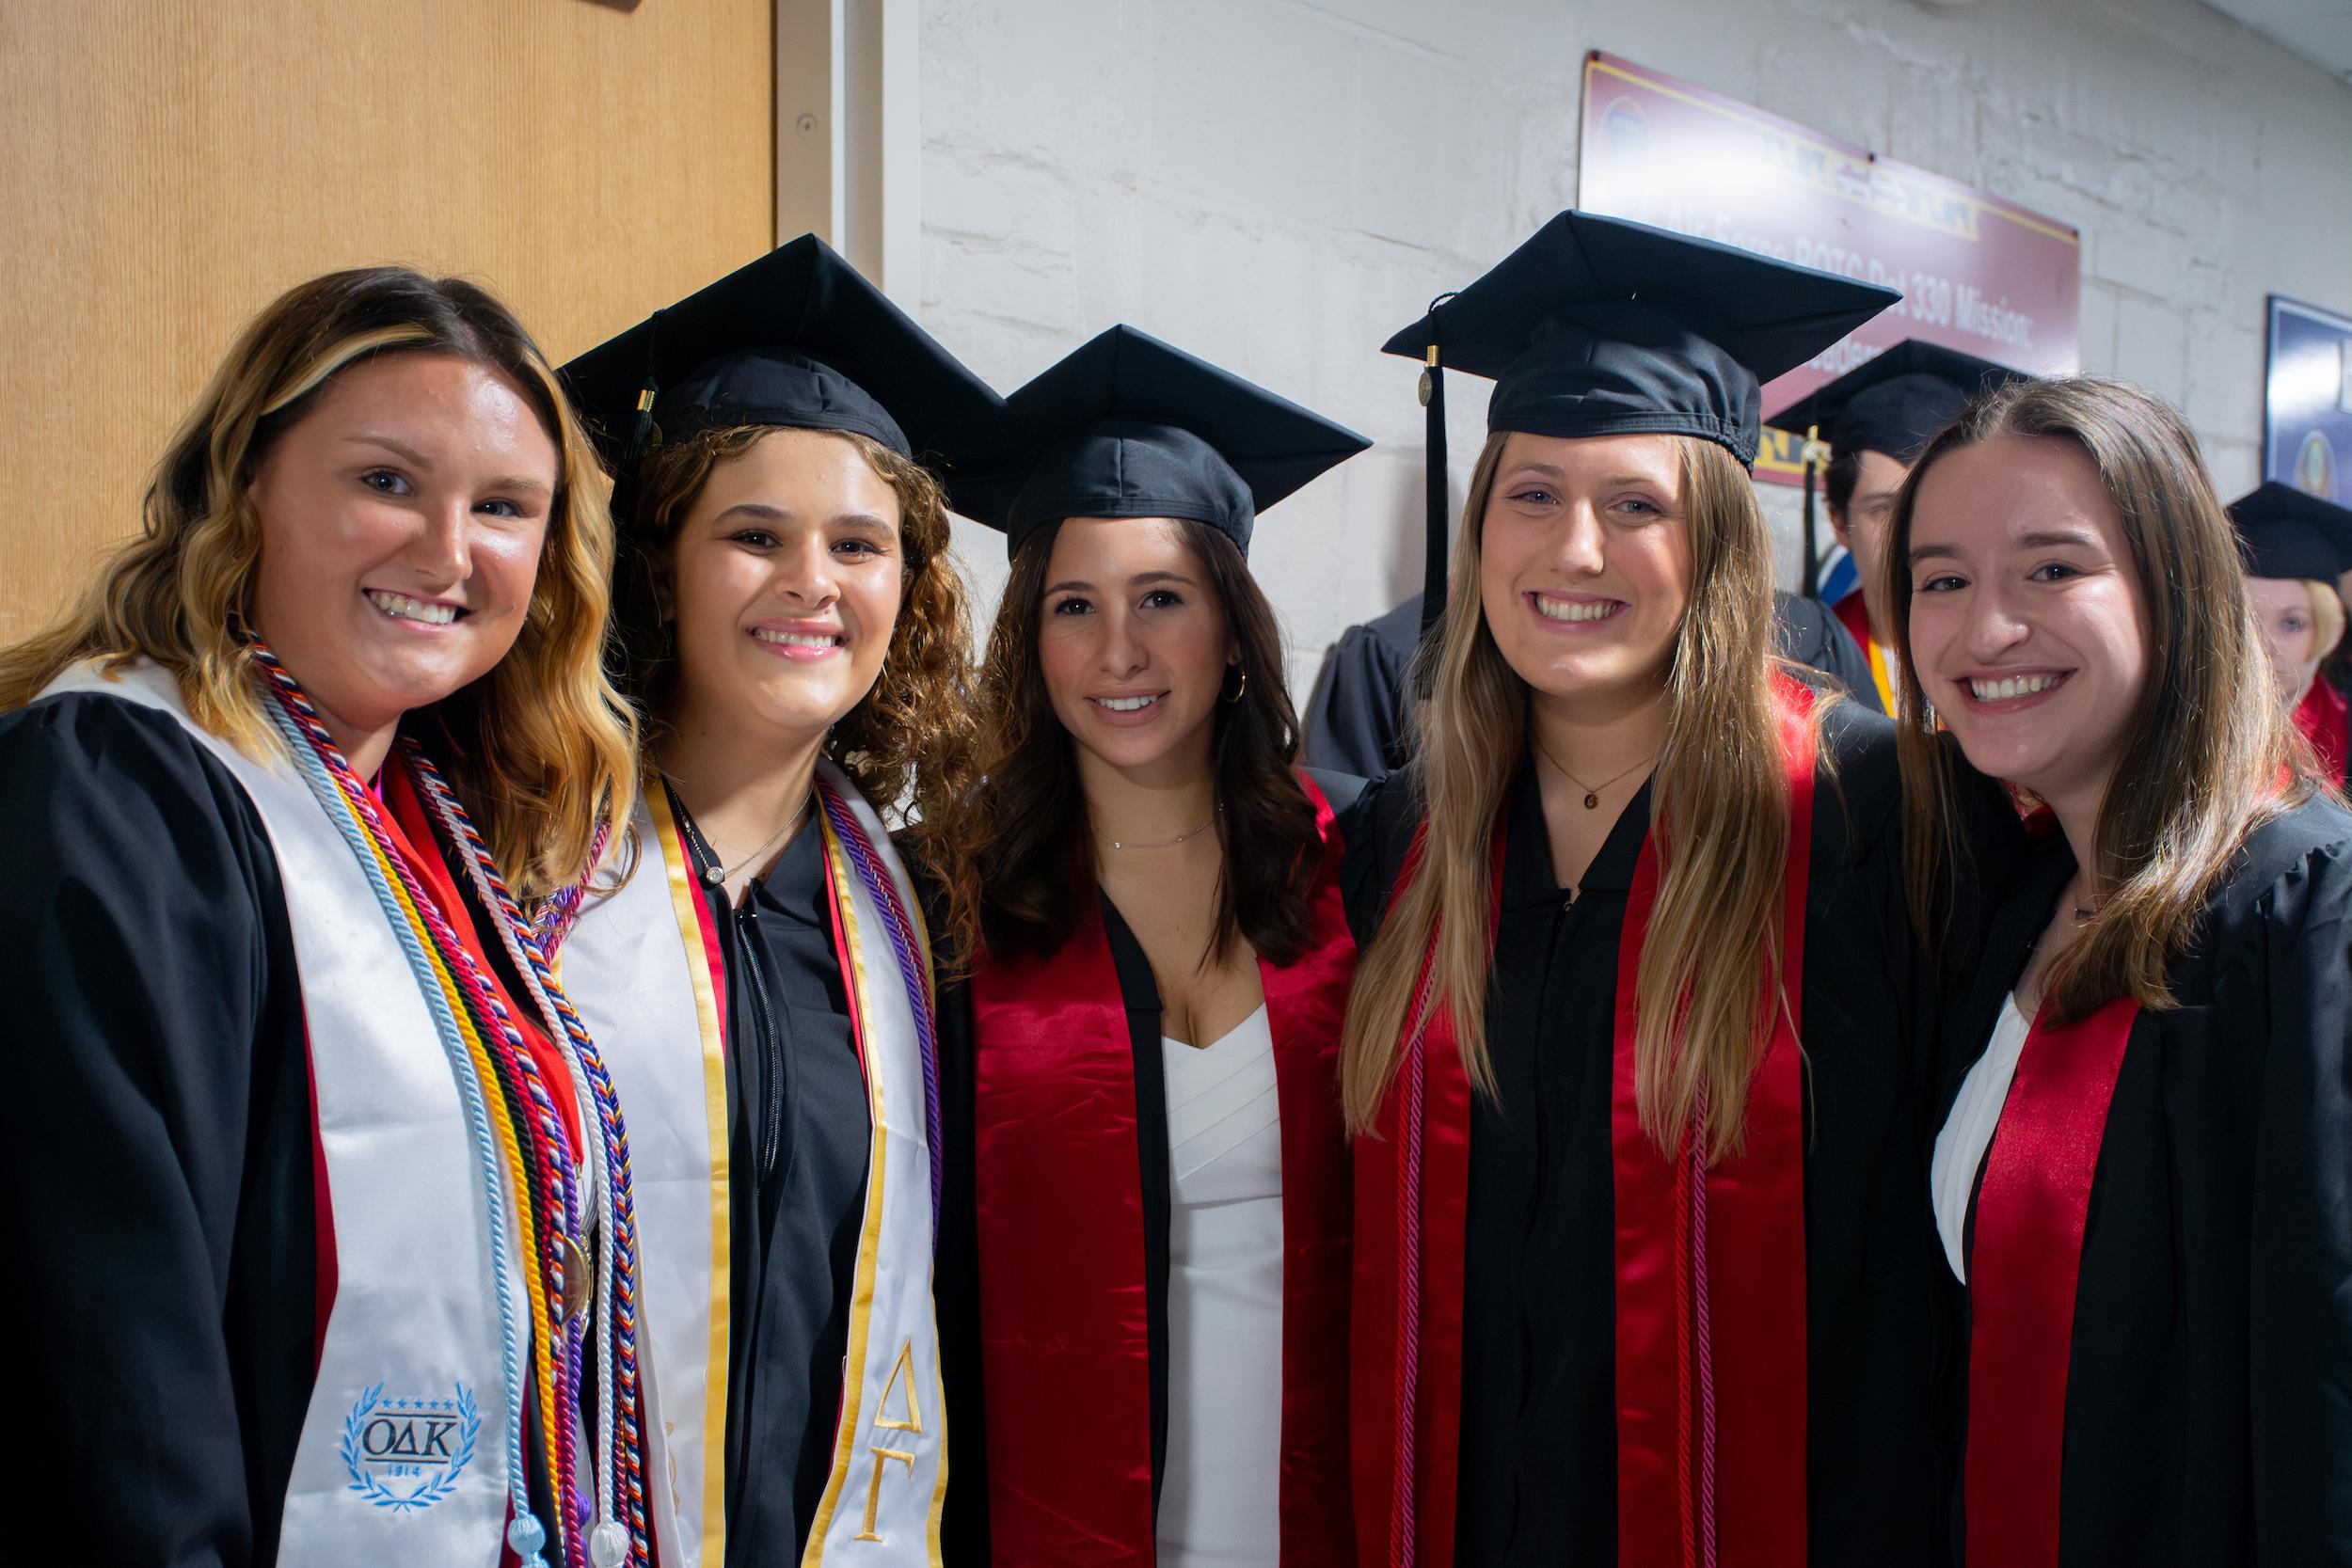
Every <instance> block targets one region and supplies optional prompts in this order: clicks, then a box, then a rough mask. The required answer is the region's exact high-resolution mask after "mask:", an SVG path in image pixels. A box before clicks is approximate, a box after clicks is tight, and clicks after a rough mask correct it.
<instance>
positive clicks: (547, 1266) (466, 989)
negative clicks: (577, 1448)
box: [247, 637, 650, 1568]
mask: <svg viewBox="0 0 2352 1568" xmlns="http://www.w3.org/2000/svg"><path fill="white" fill-rule="evenodd" d="M247 645H248V646H249V647H250V649H251V650H252V653H253V656H254V658H255V661H256V663H257V665H258V666H259V667H260V669H261V670H262V673H263V674H264V675H265V676H266V677H267V681H268V686H269V689H270V691H271V694H272V695H273V696H274V697H275V699H276V701H275V702H274V703H273V704H271V705H269V713H270V717H271V720H272V721H273V723H274V724H275V725H276V726H277V728H278V732H279V734H280V735H281V736H282V737H283V738H284V739H285V740H286V742H287V749H288V751H289V752H290V754H291V755H292V757H293V759H294V765H295V767H296V769H297V770H298V771H299V772H300V773H301V774H302V776H303V778H304V780H305V782H306V783H308V784H310V789H311V792H312V794H313V795H314V797H316V799H317V800H318V801H319V803H320V806H321V807H322V809H324V810H326V813H327V816H328V817H329V818H330V819H331V820H332V821H334V822H335V824H336V826H337V828H338V829H339V831H340V832H342V837H343V838H344V841H345V842H346V843H347V844H348V845H349V846H350V847H351V849H352V852H353V855H354V856H355V858H356V859H357V860H358V863H359V865H360V869H361V871H362V872H363V874H364V875H365V876H366V878H367V879H368V882H369V884H370V886H371V887H372V888H373V891H374V892H375V895H376V898H377V902H378V904H379V905H380V906H381V907H382V909H383V911H384V914H385V917H386V920H387V921H388V923H389V925H390V927H391V928H392V931H393V933H394V934H395V936H396V937H397V938H398V940H399V942H400V943H401V946H402V949H403V951H404V952H405V954H406V955H407V957H408V960H409V965H410V968H411V969H412V971H413V972H414V973H415V974H416V977H417V981H418V985H419V989H420V990H421V992H422V994H423V997H424V1000H425V1002H426V1005H427V1007H428V1009H429V1010H430V1012H431V1013H432V1015H433V1018H434V1022H435V1025H436V1029H437V1033H438V1034H439V1036H440V1037H441V1042H442V1047H443V1050H444V1053H446V1054H447V1055H448V1056H449V1058H450V1063H451V1069H452V1074H453V1077H454V1079H455V1080H456V1085H457V1089H458V1094H459V1098H460V1101H461V1103H463V1105H464V1106H465V1108H466V1114H467V1122H468V1127H469V1132H470V1133H471V1136H472V1142H473V1144H474V1148H475V1154H476V1158H477V1161H478V1163H479V1165H480V1176H481V1180H482V1186H483V1193H484V1204H485V1212H486V1217H487V1221H488V1226H489V1231H490V1239H491V1270H492V1275H493V1284H494V1286H495V1289H496V1293H497V1300H498V1308H499V1327H500V1340H501V1361H502V1367H501V1371H502V1376H503V1385H504V1390H503V1391H504V1394H505V1398H506V1404H507V1412H508V1417H509V1419H508V1422H507V1440H506V1448H507V1453H506V1472H507V1485H508V1493H509V1508H510V1510H511V1519H510V1521H509V1524H508V1527H507V1537H506V1539H507V1544H508V1545H510V1546H511V1547H512V1548H513V1549H514V1550H515V1552H516V1555H517V1556H518V1557H519V1558H520V1559H521V1560H522V1561H523V1563H524V1564H525V1568H546V1559H545V1557H544V1556H543V1555H542V1553H543V1549H544V1547H545V1545H546V1544H547V1529H546V1527H545V1526H544V1525H543V1524H542V1523H541V1522H540V1521H539V1519H538V1518H537V1517H536V1516H535V1515H534V1514H533V1513H532V1511H531V1498H530V1485H529V1470H528V1468H527V1467H526V1461H525V1456H524V1412H525V1408H526V1402H527V1399H528V1389H529V1387H530V1384H529V1382H528V1380H527V1378H526V1371H525V1359H526V1357H528V1359H529V1362H530V1364H531V1366H532V1369H533V1370H535V1372H536V1375H537V1388H538V1390H539V1395H540V1399H539V1403H540V1406H541V1409H540V1412H539V1414H540V1418H541V1422H542V1430H543V1431H544V1432H545V1433H546V1434H547V1439H548V1453H549V1457H550V1460H551V1462H552V1468H553V1469H554V1471H555V1475H554V1483H555V1491H556V1495H557V1498H558V1506H559V1508H561V1509H564V1510H565V1511H566V1512H568V1503H569V1499H570V1498H572V1497H574V1496H575V1495H576V1493H577V1484H576V1478H577V1463H576V1459H577V1456H576V1454H575V1452H574V1444H573V1424H574V1423H573V1419H572V1416H573V1413H574V1412H576V1411H577V1409H578V1408H579V1399H578V1388H577V1378H578V1371H579V1345H578V1341H577V1339H576V1338H575V1337H574V1331H573V1330H572V1328H571V1327H570V1326H569V1325H567V1324H566V1323H565V1319H566V1316H567V1314H566V1312H565V1310H564V1302H565V1296H566V1290H565V1287H566V1275H565V1270H566V1268H567V1267H568V1266H576V1265H573V1263H572V1259H575V1258H580V1257H584V1253H583V1251H582V1248H581V1245H580V1242H581V1237H580V1231H581V1225H580V1218H581V1216H580V1199H581V1195H580V1191H579V1188H578V1183H577V1181H576V1180H575V1177H574V1164H573V1159H572V1154H571V1149H570V1144H569V1138H568V1136H567V1130H566V1129H565V1127H564V1122H563V1118H562V1117H561V1115H560V1114H559V1113H558V1112H557V1110H556V1107H555V1104H554V1101H553V1100H552V1098H551V1097H550V1095H549V1093H548V1087H547V1085H546V1083H545V1081H544V1079H543V1077H542V1075H541V1074H540V1072H539V1070H538V1069H537V1066H536V1064H535V1063H534V1062H533V1060H532V1053H531V1050H530V1048H529V1047H528V1046H527V1045H526V1043H525V1042H524V1040H523V1038H522V1037H521V1034H520V1032H519V1031H518V1030H517V1029H516V1025H515V1023H514V1022H513V1020H512V1019H511V1018H510V1017H509V1016H508V1014H507V1011H506V1008H505V1006H504V1004H503V1003H502V1002H501V999H500V997H499V995H498V990H497V987H496V985H495V983H494V982H493V981H492V980H491V979H490V977H489V976H488V975H486V974H484V973H483V972H482V969H481V966H480V964H479V963H477V961H476V960H475V959H474V958H473V956H472V955H471V953H470V952H469V951H468V950H467V948H466V946H465V944H464V942H461V941H460V940H459V939H458V937H457V935H456V933H455V931H454V930H453V928H452V927H451V926H450V925H449V922H448V920H447V918H446V917H445V916H444V915H443V913H442V911H440V909H439V907H438V906H437V904H436V903H435V902H434V900H433V898H432V897H431V895H429V894H428V893H427V892H426V890H425V889H424V888H423V887H422V886H421V884H420V883H419V882H418V881H417V879H416V876H415V874H414V873H413V871H412V870H411V869H410V868H409V866H408V865H407V863H406V862H405V858H404V857H403V856H402V854H401V852H400V850H399V849H398V847H396V845H395V842H394V840H393V838H392V836H391V833H390V832H389V829H388V827H387V826H386V823H385V821H384V818H383V815H382V813H381V812H380V810H379V809H378V806H377V802H376V800H375V798H374V796H373V792H372V791H370V790H369V788H368V786H367V784H365V782H364V781H362V780H361V779H359V777H358V774H357V773H356V772H354V771H353V769H352V768H351V766H350V764H349V762H348V761H347V760H346V759H345V758H344V757H343V755H342V751H341V750H340V748H338V747H337V745H336V744H335V741H334V738H333V736H331V735H330V734H329V733H328V732H327V730H326V726H325V724H324V723H322V722H321V721H320V720H319V718H318V714H317V710H316V709H315V708H314V707H313V706H312V705H311V704H310V701H309V699H308V698H307V697H305V696H304V695H303V693H302V690H301V688H300V686H299V685H298V684H297V683H296V682H295V681H294V677H293V675H292V674H291V673H289V672H288V671H287V670H286V668H285V667H284V665H283V664H281V663H280V662H279V661H278V658H277V657H276V655H275V654H273V653H272V652H271V651H270V650H269V648H268V647H267V645H266V644H264V643H262V641H260V639H258V638H251V637H248V640H247ZM403 754H404V760H405V763H406V765H407V767H408V768H409V769H410V774H411V778H412V780H413V781H414V782H415V783H416V784H417V785H418V788H419V792H420V795H421V797H422V798H423V799H425V800H429V801H431V802H432V803H433V805H434V808H435V810H436V812H437V816H438V817H439V820H440V822H441V824H442V825H443V828H444V831H445V832H448V833H449V835H450V837H451V838H452V839H453V842H454V844H455V846H456V847H458V848H459V849H460V851H461V853H462V854H463V855H464V857H465V858H466V860H467V862H468V865H469V871H472V872H473V873H474V875H475V877H476V879H477V886H478V887H479V886H481V878H482V876H483V874H484V872H485V871H486V870H487V852H486V849H485V848H484V847H483V846H482V842H481V838H480V835H479V834H478V833H475V832H473V830H472V827H471V824H470V823H469V822H467V820H466V817H465V814H464V811H463V809H462V808H461V807H459V806H458V804H457V802H456V800H455V799H454V798H453V796H451V795H450V793H449V791H448V787H447V785H446V784H443V783H442V782H441V781H440V779H439V776H438V775H437V773H435V772H433V771H432V769H431V767H430V764H428V763H424V762H423V759H422V755H421V752H417V751H415V749H414V748H413V747H410V748H406V749H405V750H404V753H403ZM460 825H462V826H460ZM477 857H479V863H477ZM490 885H491V886H492V887H494V888H495V889H496V890H497V893H498V894H499V895H504V893H505V890H504V886H503V884H502V883H501V882H498V881H496V880H495V875H494V873H493V874H492V880H491V883H490ZM488 904H489V907H490V908H492V909H494V910H496V911H498V916H499V921H498V923H499V924H500V925H501V927H503V928H502V929H501V939H502V940H503V941H504V942H506V943H507V944H508V946H509V949H510V951H513V950H515V949H516V946H517V945H518V943H517V934H518V933H521V934H523V936H524V939H525V941H526V942H527V941H528V937H527V928H526V927H522V926H521V924H520V916H519V913H518V912H517V911H515V909H514V906H513V900H512V898H511V897H502V900H488ZM522 951H523V952H525V953H532V952H535V947H534V946H523V947H522ZM520 967H521V969H522V972H523V973H524V974H525V975H526V976H527V977H529V978H530V979H531V981H532V990H533V1000H534V1001H536V1002H538V1003H539V1004H540V1006H541V1007H542V1008H543V1010H546V1011H548V1013H549V1014H550V1016H551V1018H552V1019H558V1020H561V1019H564V1018H567V1017H568V1016H569V1009H568V1006H563V1007H559V1006H556V998H557V997H559V996H560V992H556V991H554V990H553V989H552V980H551V977H547V978H545V980H544V982H543V978H542V976H540V975H538V974H533V972H532V967H531V966H530V965H529V964H528V963H524V964H522V965H521V966H520ZM577 1028H578V1022H577V1020H576V1019H571V1020H570V1022H569V1025H568V1027H567V1028H564V1029H559V1030H558V1031H557V1037H558V1038H559V1040H560V1041H562V1042H563V1043H562V1044H560V1045H559V1049H564V1050H565V1061H566V1064H567V1066H571V1067H572V1068H573V1070H574V1074H575V1080H574V1089H575V1092H576V1093H577V1092H579V1085H580V1082H582V1081H586V1082H588V1083H589V1084H590V1085H592V1091H591V1092H592V1093H593V1094H594V1096H595V1101H596V1109H597V1110H598V1112H599V1115H598V1117H597V1120H596V1125H597V1127H598V1128H599V1131H600V1132H601V1134H602V1136H601V1140H600V1141H601V1143H602V1146H603V1148H602V1153H603V1156H604V1158H603V1159H602V1160H600V1161H599V1162H598V1163H597V1167H598V1168H596V1169H595V1170H594V1172H593V1174H594V1176H595V1177H596V1179H597V1180H594V1181H593V1182H592V1186H593V1187H594V1188H596V1189H597V1191H596V1196H597V1197H598V1200H599V1202H600V1203H601V1204H602V1205H603V1206H604V1208H605V1209H606V1211H607V1213H608V1215H609V1216H610V1217H609V1218H608V1219H607V1228H606V1236H607V1237H608V1238H609V1241H608V1245H607V1247H606V1248H605V1249H604V1250H605V1251H606V1253H607V1258H606V1260H605V1264H604V1267H603V1268H601V1269H600V1270H599V1284H600V1285H605V1284H606V1283H607V1281H609V1282H610V1283H609V1288H608V1289H605V1290H601V1291H599V1295H600V1297H601V1305H602V1307H603V1309H604V1322H605V1323H606V1324H607V1325H609V1338H611V1339H612V1340H615V1341H618V1342H619V1344H620V1346H621V1349H622V1360H623V1364H624V1378H625V1380H626V1381H627V1383H628V1394H627V1395H626V1406H625V1408H623V1409H621V1410H620V1412H619V1418H620V1424H621V1428H622V1443H621V1448H622V1449H623V1451H624V1453H626V1454H627V1455H628V1457H629V1459H630V1460H631V1461H633V1459H634V1455H635V1451H636V1449H637V1446H638V1445H637V1443H636V1441H635V1439H636V1436H637V1433H638V1424H639V1411H638V1408H637V1401H636V1398H635V1388H634V1375H633V1373H634V1319H633V1312H632V1311H631V1310H630V1304H632V1303H633V1301H634V1296H635V1290H634V1286H635V1281H634V1267H635V1236H634V1226H633V1220H632V1217H631V1216H630V1214H629V1209H628V1196H627V1195H628V1163H627V1152H628V1146H627V1139H626V1133H625V1132H624V1131H623V1130H622V1129H621V1127H620V1123H619V1113H618V1107H617V1105H614V1104H612V1096H611V1085H610V1081H609V1080H603V1081H602V1082H601V1084H600V1085H599V1083H598V1080H599V1079H600V1078H601V1064H600V1063H596V1066H595V1067H594V1069H591V1068H590V1066H589V1063H590V1062H592V1061H594V1048H593V1046H590V1047H589V1048H588V1050H587V1052H586V1053H585V1058H584V1059H583V1057H582V1053H581V1052H580V1046H581V1045H582V1044H583V1043H584V1042H585V1038H586V1037H585V1033H584V1031H582V1032H580V1035H579V1036H578V1037H576V1038H573V1037H569V1036H570V1031H571V1030H573V1029H577ZM566 1047H568V1049H566ZM485 1085H493V1086H495V1089H496V1091H497V1092H496V1093H495V1094H493V1093H491V1092H490V1091H489V1089H488V1088H486V1087H485ZM583 1110H585V1107H583ZM582 1125H583V1126H586V1125H588V1123H587V1120H586V1117H584V1116H583V1118H582ZM510 1180H511V1181H512V1182H513V1184H514V1192H515V1194H516V1210H515V1224H516V1231H517V1232H519V1240H520V1244H521V1246H522V1249H523V1251H524V1253H525V1254H526V1255H527V1256H528V1257H529V1258H530V1259H532V1264H533V1265H534V1266H533V1267H531V1268H528V1269H520V1270H517V1269H516V1265H515V1263H514V1261H513V1259H512V1257H511V1255H510V1251H509V1248H510V1245H511V1244H512V1242H511V1240H510V1236H509V1233H508V1230H507V1219H506V1190H507V1189H506V1183H507V1182H508V1181H510ZM516 1274H519V1275H520V1277H521V1279H522V1282H523V1287H524V1289H523V1291H522V1294H523V1295H524V1297H525V1298H526V1299H525V1302H524V1304H523V1306H522V1307H521V1309H520V1311H519V1312H518V1309H517V1306H516V1299H515V1297H516V1291H515V1289H514V1283H513V1279H514V1276H515V1275H516ZM616 1307H617V1308H618V1310H616ZM525 1315H527V1317H528V1319H529V1323H528V1325H527V1326H525V1327H522V1328H518V1327H517V1323H516V1320H517V1317H518V1316H525ZM611 1360H612V1355H611V1347H610V1346H609V1345H606V1344H603V1343H600V1345H599V1370H600V1371H609V1369H610V1367H611ZM600 1393H601V1394H603V1395H604V1397H603V1398H602V1399H600V1401H599V1403H600V1406H601V1414H602V1417H603V1421H602V1422H600V1426H603V1427H604V1430H608V1431H609V1430H610V1428H609V1426H606V1425H605V1423H609V1422H610V1421H611V1420H612V1418H613V1414H614V1409H615V1402H614V1400H613V1399H612V1387H611V1385H610V1382H609V1381H606V1382H605V1383H604V1385H603V1386H602V1387H601V1388H600ZM600 1447H601V1448H602V1449H604V1456H600V1457H607V1458H608V1463H609V1456H610V1454H611V1451H612V1445H611V1444H604V1445H600ZM626 1473H627V1474H628V1479H629V1481H630V1483H631V1487H632V1505H631V1513H632V1521H633V1523H635V1524H636V1525H637V1527H638V1528H636V1530H635V1531H634V1532H633V1535H632V1536H631V1537H630V1538H629V1539H628V1547H630V1548H633V1550H629V1551H628V1553H627V1554H626V1558H627V1560H628V1562H629V1563H631V1564H632V1565H637V1564H643V1563H646V1562H649V1561H650V1556H649V1554H648V1553H647V1552H646V1548H645V1545H644V1529H643V1523H642V1522H643V1486H642V1481H640V1478H639V1477H638V1475H637V1474H636V1466H635V1465H634V1464H633V1463H629V1464H628V1465H626ZM600 1479H603V1480H605V1481H608V1484H607V1485H606V1486H605V1487H604V1488H603V1489H602V1494H601V1496H602V1498H603V1499H605V1504H604V1508H603V1510H602V1512H603V1514H604V1523H605V1524H611V1523H612V1520H611V1517H610V1513H611V1503H610V1500H609V1499H611V1497H612V1488H611V1486H610V1484H609V1481H610V1469H609V1468H605V1469H604V1470H603V1472H602V1475H601V1476H600ZM559 1522H560V1521H559ZM594 1534H595V1540H594V1541H593V1543H587V1544H584V1543H582V1542H581V1541H580V1539H579V1532H578V1531H577V1530H568V1529H567V1530H564V1535H563V1538H564V1559H565V1561H566V1562H567V1563H568V1564H569V1565H570V1568H585V1561H586V1559H587V1557H588V1555H589V1553H588V1550H587V1549H585V1548H586V1547H587V1546H589V1545H593V1546H594V1548H596V1555H597V1557H598V1560H599V1568H617V1565H619V1564H620V1563H622V1562H623V1560H624V1556H623V1555H622V1554H621V1553H619V1552H616V1551H614V1550H613V1548H615V1547H618V1546H620V1545H621V1544H622V1539H621V1532H620V1530H619V1529H618V1528H617V1526H615V1527H614V1528H612V1529H611V1530H610V1531H608V1530H605V1529H602V1528H599V1529H598V1530H596V1532H594ZM608 1554H610V1560H609V1562H608V1561H606V1558H607V1556H608Z"/></svg>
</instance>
